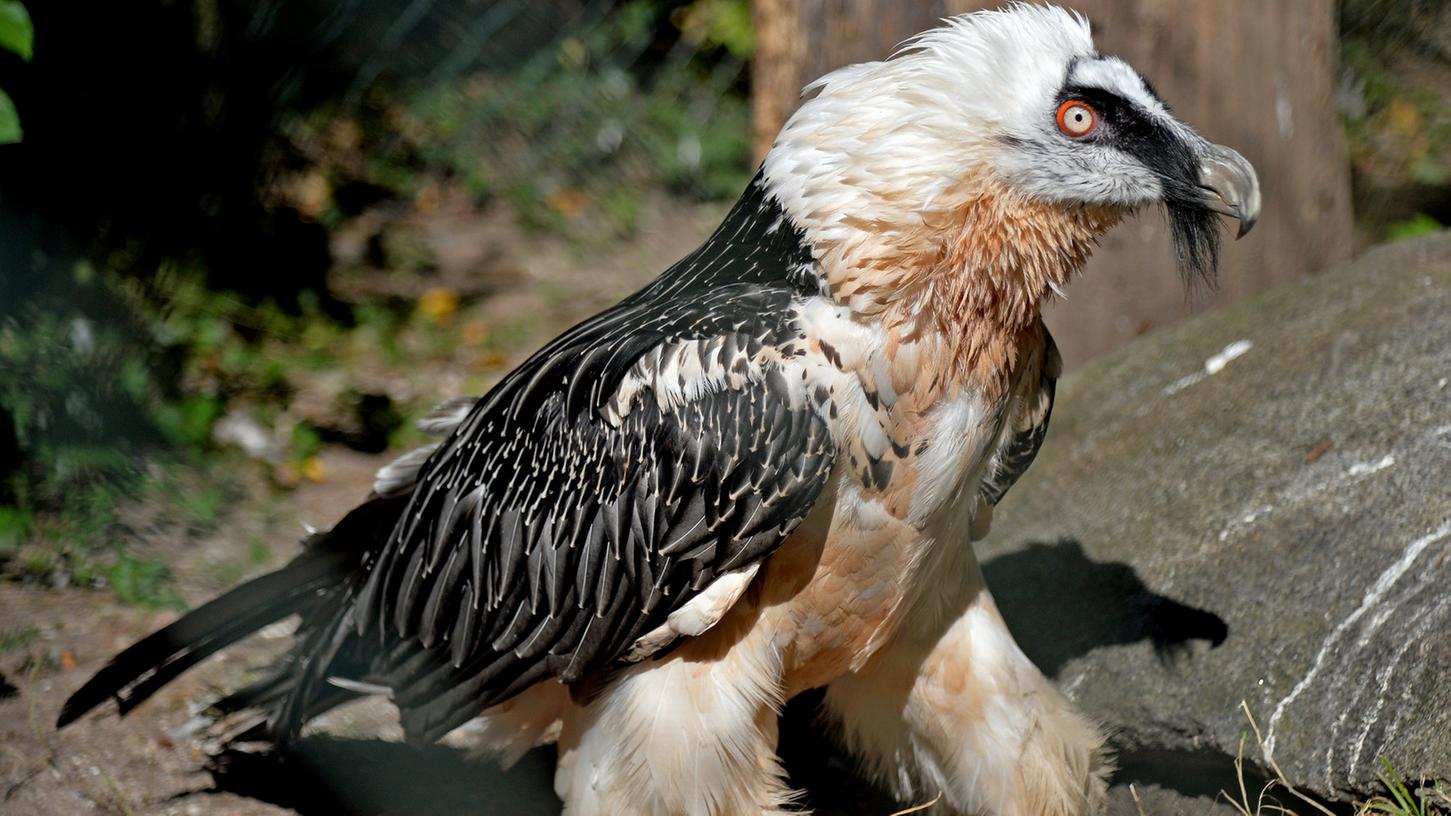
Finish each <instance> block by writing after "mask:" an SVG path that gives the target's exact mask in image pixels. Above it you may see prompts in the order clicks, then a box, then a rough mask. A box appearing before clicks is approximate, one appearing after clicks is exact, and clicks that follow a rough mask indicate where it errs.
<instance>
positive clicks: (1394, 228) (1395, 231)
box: [1386, 213, 1446, 241]
mask: <svg viewBox="0 0 1451 816" xmlns="http://www.w3.org/2000/svg"><path fill="white" fill-rule="evenodd" d="M1443 229H1446V226H1445V225H1444V224H1442V223H1441V222H1440V221H1437V220H1436V219H1434V218H1432V217H1431V216H1429V215H1426V214H1425V213H1416V214H1415V215H1413V216H1411V217H1410V218H1407V219H1406V220H1404V221H1397V222H1395V223H1394V224H1391V225H1390V226H1388V227H1386V240H1388V241H1399V240H1401V239H1402V238H1418V237H1420V236H1422V235H1431V234H1432V233H1436V232H1440V231H1441V230H1443Z"/></svg>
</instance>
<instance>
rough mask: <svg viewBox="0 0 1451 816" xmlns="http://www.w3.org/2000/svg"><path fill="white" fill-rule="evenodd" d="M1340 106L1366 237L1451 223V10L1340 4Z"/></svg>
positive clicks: (1435, 5) (1437, 2) (1374, 0)
mask: <svg viewBox="0 0 1451 816" xmlns="http://www.w3.org/2000/svg"><path fill="white" fill-rule="evenodd" d="M1340 31H1341V43H1340V45H1341V48H1340V51H1341V66H1342V72H1343V76H1342V81H1341V87H1340V97H1341V98H1340V105H1341V110H1342V111H1343V112H1344V114H1345V120H1346V135H1347V137H1348V141H1349V145H1350V153H1351V163H1352V168H1353V170H1354V173H1355V182H1356V188H1357V190H1356V194H1357V195H1356V198H1357V208H1356V209H1357V216H1358V219H1359V220H1360V222H1361V226H1362V229H1363V230H1365V231H1367V232H1368V233H1369V236H1368V237H1369V238H1370V239H1371V240H1379V239H1381V238H1392V237H1396V236H1400V235H1405V234H1407V232H1406V230H1407V229H1408V228H1414V227H1413V226H1412V227H1408V225H1410V224H1413V222H1414V223H1419V224H1421V225H1422V226H1424V224H1425V223H1426V221H1425V220H1416V219H1417V216H1418V214H1424V215H1422V219H1429V220H1430V221H1431V222H1436V221H1446V220H1451V8H1448V4H1446V3H1444V2H1442V1H1441V0H1341V3H1340Z"/></svg>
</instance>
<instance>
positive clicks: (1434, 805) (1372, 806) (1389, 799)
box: [1360, 757, 1451, 816]
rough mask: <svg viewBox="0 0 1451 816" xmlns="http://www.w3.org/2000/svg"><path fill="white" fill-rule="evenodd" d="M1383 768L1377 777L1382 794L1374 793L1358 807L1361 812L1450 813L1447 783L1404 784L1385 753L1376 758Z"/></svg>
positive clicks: (1450, 793) (1402, 814)
mask: <svg viewBox="0 0 1451 816" xmlns="http://www.w3.org/2000/svg"><path fill="white" fill-rule="evenodd" d="M1380 762H1381V765H1383V766H1384V767H1385V771H1384V772H1383V773H1381V774H1380V781H1381V784H1382V785H1385V788H1386V793H1387V794H1388V795H1386V796H1377V797H1375V798H1374V799H1371V800H1370V801H1368V802H1366V803H1365V805H1364V806H1363V807H1362V808H1361V811H1360V812H1361V814H1362V816H1365V815H1366V814H1371V813H1388V814H1391V816H1448V814H1451V786H1447V784H1446V783H1444V782H1441V783H1437V784H1436V785H1434V786H1428V784H1427V783H1426V782H1425V780H1422V781H1421V784H1420V785H1419V786H1418V787H1417V788H1416V790H1414V791H1413V790H1411V789H1410V787H1409V786H1407V785H1406V781H1405V779H1403V778H1402V777H1401V775H1400V773H1399V772H1398V771H1396V769H1395V766H1393V765H1391V761H1390V760H1389V759H1386V758H1385V757H1381V758H1380Z"/></svg>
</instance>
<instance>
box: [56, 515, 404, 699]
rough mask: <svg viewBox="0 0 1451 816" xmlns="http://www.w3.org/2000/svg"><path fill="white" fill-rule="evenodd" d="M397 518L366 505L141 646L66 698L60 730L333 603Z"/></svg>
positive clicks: (141, 696)
mask: <svg viewBox="0 0 1451 816" xmlns="http://www.w3.org/2000/svg"><path fill="white" fill-rule="evenodd" d="M398 511H399V502H398V501H397V500H396V499H378V498H375V499H372V500H370V501H368V502H365V503H364V504H363V505H361V506H360V507H358V508H356V509H355V510H353V511H352V512H351V513H349V514H348V515H347V516H346V517H345V518H344V519H343V520H342V521H341V522H339V523H338V525H337V526H336V527H335V528H333V529H332V530H331V531H330V532H327V533H321V534H317V535H316V536H314V538H313V539H312V540H310V541H309V542H308V543H307V546H306V548H305V549H304V551H303V552H302V554H300V555H299V556H298V557H297V558H295V559H293V561H292V562H291V563H289V564H288V565H287V566H285V567H283V568H282V569H279V570H277V571H276V572H273V573H269V574H267V575H263V576H261V577H259V578H255V579H253V580H251V581H248V582H247V583H245V584H242V585H241V586H239V587H237V588H235V589H233V590H231V591H230V592H227V593H226V594H224V595H222V596H221V597H219V598H216V599H215V600H212V601H210V602H208V603H206V604H204V605H202V606H200V607H197V608H196V609H194V610H192V611H191V612H188V613H187V614H186V615H184V616H182V618H181V619H180V620H178V621H176V622H175V623H172V624H171V625H170V626H167V627H165V628H164V629H161V630H160V631H158V632H155V633H153V634H151V635H149V636H148V637H146V638H143V639H142V640H140V641H138V642H137V643H136V644H134V645H133V646H131V647H130V648H128V649H126V650H125V651H123V652H121V653H120V654H118V655H116V657H114V658H112V660H111V662H110V663H108V664H107V665H106V666H105V667H104V668H102V669H101V670H100V671H99V672H97V673H96V676H95V677H92V678H91V679H90V680H89V681H88V682H87V683H86V684H85V685H84V686H82V687H81V688H80V690H78V691H77V692H76V693H75V694H73V695H71V698H70V699H69V700H67V701H66V703H65V705H64V706H63V707H62V708H61V712H60V716H59V717H58V718H57V720H56V727H57V728H63V727H65V726H66V725H68V724H69V723H71V722H74V721H75V720H76V719H77V718H79V717H80V716H81V715H83V714H85V713H86V712H88V711H90V710H91V709H93V708H95V707H96V706H98V705H100V704H101V703H104V702H105V701H106V700H108V699H115V700H116V703H117V705H118V706H119V708H120V711H121V713H122V714H125V713H126V712H128V711H130V710H131V709H133V708H135V707H136V706H137V705H139V704H140V703H141V702H143V701H144V700H146V699H147V698H148V697H150V696H151V695H152V694H154V693H155V692H156V691H157V690H159V689H160V688H161V687H162V686H164V685H166V684H167V683H168V682H170V681H172V680H173V679H175V678H176V677H177V675H179V674H181V673H182V672H184V671H186V670H187V669H189V668H191V667H192V666H194V665H196V664H197V663H199V662H201V661H202V660H205V659H206V658H207V657H209V656H211V655H212V654H215V653H216V652H217V651H219V650H221V649H224V648H226V647H227V646H230V645H231V644H233V643H236V642H237V641H239V640H241V639H243V638H245V637H247V636H248V635H250V634H252V633H253V632H256V631H257V630H259V629H261V628H263V627H265V626H268V625H269V624H272V623H275V622H277V621H279V620H282V619H283V618H286V617H287V616H289V615H293V614H296V613H304V614H305V615H306V614H308V613H310V612H311V611H313V610H315V609H316V608H317V607H318V606H319V605H320V604H325V603H326V602H327V600H328V599H334V600H336V599H337V597H338V595H339V593H345V592H347V589H348V586H349V584H350V583H351V582H352V581H354V580H356V577H357V575H358V573H359V570H358V568H359V565H360V564H361V563H362V561H363V558H364V556H365V555H366V554H367V552H368V551H369V550H370V549H372V548H374V547H375V546H377V545H378V543H380V542H381V541H382V540H384V538H385V537H386V536H387V534H388V532H389V531H390V530H391V528H392V525H393V522H394V521H395V520H396V518H397V514H398ZM334 611H335V610H334Z"/></svg>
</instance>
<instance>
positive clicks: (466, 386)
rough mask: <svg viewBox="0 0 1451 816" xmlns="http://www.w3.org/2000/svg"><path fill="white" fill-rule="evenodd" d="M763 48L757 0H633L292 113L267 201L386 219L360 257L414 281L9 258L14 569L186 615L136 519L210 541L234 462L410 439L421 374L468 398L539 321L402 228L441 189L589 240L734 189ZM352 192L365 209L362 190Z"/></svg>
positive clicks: (5, 392) (2, 489)
mask: <svg viewBox="0 0 1451 816" xmlns="http://www.w3.org/2000/svg"><path fill="white" fill-rule="evenodd" d="M198 8H201V7H200V6H198ZM202 16H203V17H205V15H202ZM199 19H200V18H199ZM207 19H211V18H207ZM215 23H216V20H212V22H211V24H215ZM198 24H199V25H200V23H198ZM209 25H210V24H209ZM208 30H211V29H208ZM215 33H216V32H213V34H215ZM32 45H33V35H32V31H31V26H30V18H29V17H28V15H26V13H25V9H24V8H23V7H22V6H21V5H20V3H19V2H17V0H0V49H8V50H11V51H14V52H15V53H16V54H18V55H19V57H20V58H26V59H28V58H29V56H30V53H31V49H32ZM753 47H754V46H753V41H752V31H751V27H750V14H749V5H748V3H747V2H746V0H696V2H692V3H686V4H682V3H679V2H673V1H672V0H628V2H622V3H620V4H618V5H616V6H614V7H612V8H610V9H609V10H608V11H607V12H604V11H601V10H600V9H595V11H594V13H593V16H587V17H586V18H585V19H581V20H578V21H576V22H574V23H572V24H569V25H567V26H565V27H564V28H563V29H562V30H561V31H560V32H559V33H558V34H557V36H556V37H555V39H554V41H553V42H551V43H547V44H546V47H544V48H541V49H538V50H534V51H531V52H530V53H528V54H525V55H524V56H523V57H522V58H521V59H518V60H515V61H514V62H513V63H511V64H508V65H504V66H494V67H491V68H488V69H483V68H480V69H478V70H475V71H472V72H467V71H466V72H464V73H461V74H458V75H455V76H445V77H443V78H442V79H438V80H430V82H429V83H427V84H419V85H407V84H405V83H400V82H396V81H395V82H390V83H379V84H375V85H373V86H371V87H370V88H368V89H367V90H366V93H365V94H364V95H363V97H362V101H361V102H359V101H357V100H352V101H350V102H342V101H335V102H324V103H322V104H321V106H320V107H314V108H309V109H303V110H297V111H292V112H290V113H287V114H285V115H283V116H282V117H281V123H280V125H279V127H278V129H277V131H276V132H275V133H274V134H273V144H272V146H271V147H270V148H269V152H268V153H267V154H266V156H265V157H264V159H263V164H264V166H263V167H262V168H261V171H262V172H261V177H260V179H259V181H258V188H257V191H256V195H257V199H258V201H259V202H261V204H262V205H263V206H264V207H266V208H269V209H274V210H283V209H290V210H295V211H296V212H297V213H299V214H300V215H301V217H302V219H303V220H304V221H305V222H310V223H311V224H316V225H320V226H321V227H322V228H323V229H324V230H326V231H327V232H329V233H331V234H333V235H336V234H338V233H339V232H341V231H343V230H345V229H347V228H349V227H350V226H351V225H353V224H354V223H356V222H358V221H359V220H363V221H366V220H368V219H373V220H375V221H377V222H380V223H382V224H383V227H382V228H381V229H380V230H379V232H378V233H377V240H376V246H375V247H372V248H370V250H369V254H368V255H367V260H366V264H367V266H368V269H367V270H365V272H366V273H367V274H371V275H373V276H374V277H375V278H378V279H382V278H389V279H390V280H407V281H409V282H413V281H421V282H423V284H422V286H416V285H414V284H411V283H410V285H408V286H402V287H399V288H397V289H394V290H388V291H385V292H384V293H383V294H381V295H380V294H379V293H378V291H377V289H374V290H368V291H363V292H350V291H348V290H347V289H346V287H345V286H344V288H343V290H342V291H341V292H338V291H325V290H324V289H323V288H312V289H307V288H303V287H302V286H299V285H298V284H297V283H295V282H294V281H290V280H279V281H278V283H276V284H275V285H273V288H272V289H270V290H266V291H264V292H263V293H261V294H257V293H248V294H244V293H239V292H233V291H226V290H221V289H218V288H217V287H216V285H215V284H214V282H213V281H211V280H210V279H209V275H208V269H207V267H206V263H205V261H204V260H202V258H203V257H204V255H203V254H202V253H197V254H196V255H192V256H186V257H163V258H160V259H157V258H155V257H152V256H151V255H149V254H148V253H147V252H146V251H145V248H143V247H140V246H138V245H137V244H138V242H137V241H131V242H129V243H128V242H127V241H125V240H122V241H121V242H120V243H119V244H115V245H107V246H103V247H88V248H83V249H78V250H77V251H76V252H75V253H74V254H72V255H71V256H69V257H55V256H53V255H52V256H48V257H44V258H41V257H40V255H39V254H34V255H33V256H32V257H33V258H40V259H39V260H35V261H34V262H33V263H30V261H27V263H30V265H29V266H26V265H24V264H22V266H21V267H20V268H7V269H6V271H5V273H4V274H3V275H0V579H10V580H25V581H35V582H39V583H44V584H47V585H67V584H68V585H83V586H108V587H110V589H111V590H112V591H113V592H114V593H115V594H116V595H117V596H118V597H119V598H121V599H123V600H125V601H127V602H132V603H140V604H145V605H150V606H169V605H175V604H177V603H179V599H178V598H177V596H176V593H175V591H174V590H173V589H171V585H170V577H169V572H168V570H167V569H166V566H165V564H164V563H162V562H161V561H159V560H156V559H154V558H146V557H142V555H141V554H140V553H139V552H138V551H137V550H136V548H134V547H131V546H129V545H130V543H131V541H132V539H134V538H136V537H137V535H138V531H137V530H135V529H132V523H131V522H130V521H128V517H127V513H126V512H125V508H127V507H128V506H145V507H148V508H151V510H150V511H148V512H154V513H155V514H157V515H159V516H160V517H161V518H163V519H165V520H166V523H167V524H173V525H174V524H180V525H182V526H183V527H184V529H186V530H189V531H192V532H199V531H206V530H209V529H211V528H213V527H215V526H217V525H218V524H221V523H223V522H224V515H225V513H226V512H227V508H228V506H229V504H231V503H232V502H233V500H234V499H235V497H236V496H237V495H238V491H239V489H240V488H239V487H238V484H237V482H238V479H239V478H241V476H245V477H246V478H247V479H250V480H251V481H253V482H255V481H258V479H257V478H256V477H257V475H259V474H260V477H261V481H262V482H263V483H264V484H265V483H270V484H272V485H274V486H276V487H280V488H286V487H289V486H292V485H295V484H297V483H299V482H301V481H304V480H321V479H324V478H326V477H327V474H326V471H325V469H324V468H323V467H322V464H321V460H320V457H319V454H320V453H321V451H322V449H323V448H324V446H325V445H327V444H335V443H343V444H347V445H351V446H354V447H358V448H362V449H365V450H371V451H376V450H382V449H384V448H398V447H403V446H406V445H409V444H412V443H416V442H417V441H418V434H417V432H416V431H415V430H414V429H413V426H412V422H411V421H410V417H412V416H416V415H418V414H420V413H421V412H423V411H425V410H427V409H428V408H429V407H431V406H430V403H431V402H432V400H433V398H434V396H435V395H436V394H437V384H436V383H431V382H428V381H425V380H424V379H423V378H425V377H427V376H428V373H427V372H429V371H436V370H438V369H439V368H441V367H444V366H445V365H446V366H448V367H449V368H450V370H454V371H461V372H464V374H463V376H464V379H463V381H462V382H461V383H459V384H458V386H459V388H460V390H462V391H464V392H466V393H477V392H479V391H481V390H483V389H485V388H487V386H488V385H489V384H490V383H491V382H492V380H493V378H494V377H496V376H497V375H498V373H499V369H500V366H501V365H502V363H503V361H504V360H505V359H506V355H507V354H510V353H513V352H515V351H517V349H518V347H519V346H520V345H521V344H522V343H523V342H525V341H526V340H529V339H530V338H532V337H533V335H532V334H531V331H532V321H533V320H534V319H535V316H532V315H521V316H520V317H519V319H518V322H517V324H513V323H509V322H508V321H504V322H502V323H501V324H500V325H487V326H485V325H481V324H480V323H479V322H478V321H477V320H471V319H469V318H467V317H460V314H462V313H463V310H465V309H467V308H468V305H469V304H468V298H471V297H475V296H476V295H475V294H472V293H466V292H465V293H461V292H459V291H458V290H457V289H456V288H455V287H456V286H457V282H456V281H451V280H439V281H432V280H431V277H430V276H433V275H435V273H436V265H437V259H436V258H435V257H434V252H435V249H434V247H433V244H431V243H429V242H428V241H425V240H423V239H421V238H420V237H419V235H418V234H417V233H416V232H414V231H410V230H409V229H406V228H401V227H398V226H397V225H398V224H400V223H401V222H408V221H409V220H410V219H412V222H410V223H416V222H417V221H420V220H426V218H427V217H428V215H429V213H430V212H432V209H431V208H435V207H437V206H438V201H439V199H440V198H447V199H448V200H463V201H465V202H466V206H471V207H474V208H476V209H477V210H478V211H479V212H481V213H482V212H483V211H485V210H487V211H488V212H490V213H494V212H497V211H499V210H501V209H502V210H505V211H508V212H510V213H512V214H514V215H516V216H517V218H518V220H519V221H520V222H521V223H523V224H524V225H525V226H526V227H528V228H529V229H531V230H536V231H546V232H550V233H552V234H555V235H560V236H564V237H565V238H566V239H567V240H569V241H571V242H577V243H579V244H580V245H581V246H588V245H593V244H594V243H596V242H599V241H608V240H611V239H613V238H616V237H619V236H622V235H628V234H630V233H631V232H633V231H634V229H635V228H636V225H637V219H638V215H639V212H640V209H641V205H642V203H643V201H644V198H645V196H647V195H658V194H660V193H666V194H670V195H674V196H682V197H687V198H695V199H716V198H725V197H730V196H734V195H735V194H736V193H737V192H738V190H739V189H740V188H741V187H742V186H743V185H744V183H745V181H746V177H747V173H748V172H749V167H748V161H749V141H748V138H749V128H748V119H747V117H748V110H747V102H746V98H745V95H744V77H745V74H744V69H745V64H746V60H747V59H748V58H749V56H750V54H751V51H752V49H753ZM6 105H8V97H0V137H3V135H4V132H5V131H4V125H5V121H6V120H5V113H6V110H7V108H6ZM11 109H13V106H12V107H11ZM16 128H17V132H16V135H17V136H18V124H17V125H16ZM0 140H3V139H0ZM30 146H31V145H30V144H26V145H22V146H21V147H20V148H18V149H27V148H29V147H30ZM360 189H361V190H364V191H365V195H363V196H362V198H363V202H362V203H361V204H360V203H358V200H357V198H356V197H353V198H349V196H348V191H352V192H356V191H358V190H360ZM479 217H482V216H479ZM122 237H123V238H124V236H122ZM278 263H279V264H282V265H285V264H283V262H282V259H279V260H278ZM390 276H391V278H390ZM279 277H284V276H279ZM329 285H331V284H322V283H316V282H315V283H310V284H308V286H313V287H326V286H329ZM384 288H385V289H386V287H384ZM420 290H421V291H420ZM269 292H271V293H269ZM568 297H570V293H561V299H562V300H563V299H567V298H568ZM360 372H361V373H360ZM380 381H381V382H384V383H387V384H396V383H398V382H400V381H401V382H402V383H403V385H402V386H397V385H389V386H387V387H385V386H380V385H378V384H376V383H378V382H380ZM400 393H401V394H406V395H410V396H406V397H401V398H400V397H396V396H394V397H390V396H389V395H390V394H400ZM414 394H416V395H417V396H416V397H413V396H411V395H414ZM414 399H416V400H417V402H414V401H413V400H414ZM224 419H225V420H227V421H228V423H229V425H225V426H221V427H222V429H223V431H224V432H222V433H220V435H219V430H218V429H219V424H218V423H220V422H222V421H223V420H224ZM243 420H244V421H245V423H247V430H248V431H249V432H250V433H251V434H252V439H253V442H254V443H255V444H256V445H257V446H258V449H256V450H249V452H248V454H247V456H245V457H244V455H243V454H242V453H240V452H238V451H236V450H232V449H231V446H232V444H233V443H235V442H236V440H235V438H233V437H228V436H227V434H226V432H225V431H227V430H228V429H230V430H231V431H233V432H234V431H235V426H236V424H237V422H238V421H243ZM219 438H220V439H226V440H228V442H227V444H219V441H218V440H219ZM239 474H240V475H239ZM133 515H134V514H133ZM269 557H270V551H269V549H268V547H267V545H266V544H265V543H262V542H258V543H257V544H256V545H254V548H253V553H252V555H251V561H253V562H255V563H253V564H236V565H228V566H226V569H227V570H231V571H233V572H237V573H238V576H240V574H241V572H243V571H245V570H247V569H252V568H255V566H256V564H260V563H262V562H265V561H266V560H267V559H268V558H269Z"/></svg>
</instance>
